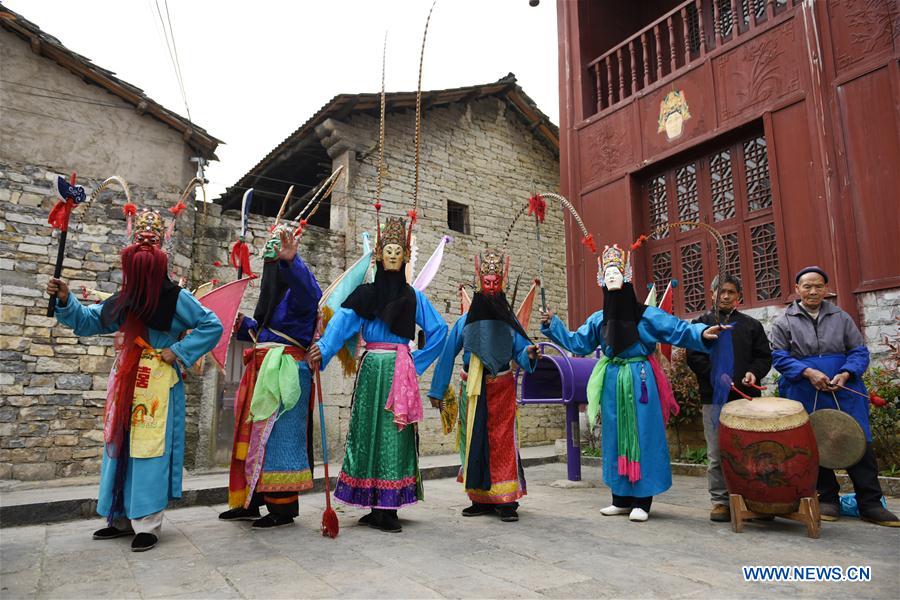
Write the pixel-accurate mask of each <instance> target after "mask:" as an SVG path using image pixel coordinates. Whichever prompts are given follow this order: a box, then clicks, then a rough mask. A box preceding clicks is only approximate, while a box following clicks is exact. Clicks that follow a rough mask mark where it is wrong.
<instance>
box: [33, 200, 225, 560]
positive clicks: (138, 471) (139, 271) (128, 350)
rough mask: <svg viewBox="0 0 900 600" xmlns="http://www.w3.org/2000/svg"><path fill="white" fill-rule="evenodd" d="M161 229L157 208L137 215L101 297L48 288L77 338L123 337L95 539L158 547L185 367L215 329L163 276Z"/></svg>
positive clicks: (174, 476)
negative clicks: (115, 289)
mask: <svg viewBox="0 0 900 600" xmlns="http://www.w3.org/2000/svg"><path fill="white" fill-rule="evenodd" d="M164 231H165V226H164V223H163V221H162V218H161V217H160V215H159V214H158V213H155V212H151V211H145V212H144V213H142V214H141V215H140V216H139V217H138V219H137V227H136V233H135V236H134V241H133V243H132V244H131V245H130V246H128V247H126V248H125V249H124V250H123V252H122V270H123V284H122V289H121V291H120V292H119V293H118V294H116V295H114V296H112V297H111V298H109V299H108V300H106V301H105V302H103V303H100V304H93V305H90V306H82V305H81V304H80V303H79V302H78V301H77V300H75V298H74V297H73V296H72V295H71V294H69V290H68V286H67V285H66V284H65V283H63V282H62V281H60V280H58V279H51V280H50V283H49V284H48V286H47V291H48V293H50V294H52V295H56V297H57V303H56V317H57V319H58V320H59V322H60V323H61V324H63V325H66V326H68V327H71V328H72V329H73V330H74V332H75V334H76V335H79V336H91V335H101V334H109V333H114V332H117V331H119V332H121V333H122V335H123V339H124V341H123V342H122V345H121V347H120V351H119V353H118V356H117V358H116V364H115V366H114V368H113V369H114V372H113V373H112V374H111V376H110V387H109V391H108V397H107V406H106V418H105V427H104V439H105V442H106V443H105V447H104V454H103V464H102V467H101V471H100V495H99V499H98V502H97V512H98V513H100V514H101V515H103V516H105V517H107V520H108V522H109V527H106V528H104V529H100V530H99V531H97V532H95V533H94V539H111V538H115V537H120V536H123V535H135V538H134V540H133V541H132V550H134V551H144V550H149V549H150V548H153V547H154V546H155V545H156V543H157V541H158V536H159V532H160V529H161V526H162V513H163V509H165V507H166V505H167V503H168V502H169V500H170V499H172V498H180V497H181V476H182V475H181V472H182V468H183V464H184V427H185V396H184V383H183V382H182V373H183V372H184V370H185V369H187V368H189V367H190V366H191V365H193V364H194V363H195V362H196V361H197V360H198V359H199V358H200V357H202V356H203V355H204V354H206V353H207V352H209V351H210V350H212V349H213V348H214V347H215V346H216V344H217V343H218V341H219V339H220V337H221V335H222V324H221V323H220V322H219V319H218V317H216V315H215V314H213V313H212V312H211V311H209V310H208V309H206V308H204V307H203V306H202V305H201V304H200V303H199V302H198V301H197V299H196V298H194V296H193V295H191V293H190V292H188V291H187V290H183V289H181V288H180V287H178V286H177V285H175V284H173V283H172V282H171V281H169V279H168V269H167V267H168V262H167V257H166V254H165V253H164V252H163V251H162V249H161V248H160V242H161V240H162V237H163V234H164ZM188 330H190V333H187V334H186V335H185V332H186V331H188Z"/></svg>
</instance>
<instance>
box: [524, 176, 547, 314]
mask: <svg viewBox="0 0 900 600" xmlns="http://www.w3.org/2000/svg"><path fill="white" fill-rule="evenodd" d="M546 212H547V202H546V201H545V200H544V198H543V197H542V196H541V195H540V194H538V193H537V192H535V191H534V182H532V184H531V197H530V198H529V199H528V214H529V215H530V214H533V215H534V231H535V235H536V236H537V247H538V273H539V275H540V278H541V311H542V312H547V295H546V294H545V293H544V252H543V250H542V249H541V223H543V222H544V215H545V214H546Z"/></svg>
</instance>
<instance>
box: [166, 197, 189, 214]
mask: <svg viewBox="0 0 900 600" xmlns="http://www.w3.org/2000/svg"><path fill="white" fill-rule="evenodd" d="M186 208H187V204H185V203H184V202H182V201H181V200H179V201H178V204H176V205H175V206H173V207H172V208H170V209H169V212H170V213H172V214H173V215H175V216H176V217H177V216H178V215H180V214H181V213H182V211H184V209H186Z"/></svg>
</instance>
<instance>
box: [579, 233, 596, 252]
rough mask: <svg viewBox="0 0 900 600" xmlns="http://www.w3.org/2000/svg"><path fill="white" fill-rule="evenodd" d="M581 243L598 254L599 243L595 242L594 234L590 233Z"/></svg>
mask: <svg viewBox="0 0 900 600" xmlns="http://www.w3.org/2000/svg"><path fill="white" fill-rule="evenodd" d="M581 243H582V244H584V245H585V246H587V248H588V249H589V250H590V251H591V252H593V253H594V254H597V243H596V242H594V236H593V235H592V234H590V233H589V234H587V235H586V236H585V237H583V238H582V239H581Z"/></svg>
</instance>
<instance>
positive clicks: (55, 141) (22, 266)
mask: <svg viewBox="0 0 900 600" xmlns="http://www.w3.org/2000/svg"><path fill="white" fill-rule="evenodd" d="M0 64H2V70H3V73H2V80H3V81H2V84H0V107H2V108H0V136H2V137H0V283H2V290H0V291H2V298H0V304H2V308H0V479H7V478H10V477H12V478H16V479H47V478H53V477H65V476H72V475H82V474H88V473H94V472H96V471H97V470H98V466H99V461H100V456H101V452H102V439H103V416H102V414H103V404H104V402H105V398H106V387H107V376H108V374H109V369H110V365H111V364H112V360H113V352H114V350H113V346H112V344H113V340H112V339H111V337H109V336H102V337H100V336H98V337H93V338H87V339H78V338H76V337H75V336H73V335H72V332H71V330H69V329H67V328H64V327H60V326H56V320H55V319H53V318H48V317H47V316H46V310H47V298H46V296H45V294H44V292H43V287H44V286H45V285H46V282H47V279H48V277H49V276H50V275H51V274H52V272H53V266H54V263H55V259H56V248H57V242H56V235H55V234H51V228H50V227H49V225H48V224H47V216H48V213H49V211H50V208H51V207H52V206H53V205H54V203H55V202H56V198H55V194H54V191H53V187H52V186H53V185H54V183H55V177H56V175H57V174H62V175H65V176H68V175H69V173H71V172H72V171H76V172H77V175H78V182H79V183H80V184H82V185H84V186H85V189H86V191H87V192H88V193H90V192H91V191H92V190H93V189H94V188H95V187H96V186H97V184H98V183H99V182H100V181H102V180H103V179H105V178H106V177H108V176H110V175H113V174H118V175H121V176H122V177H124V178H125V179H126V180H127V181H128V182H129V184H130V185H131V191H132V194H133V195H134V197H135V199H136V201H137V202H138V204H140V205H147V206H151V207H154V208H167V207H169V206H171V205H172V204H174V202H175V201H176V200H177V199H178V196H179V194H180V193H181V190H182V189H183V188H184V187H185V185H186V184H187V182H188V181H190V179H191V178H192V177H193V176H194V173H195V171H196V164H195V163H192V162H191V159H192V158H194V157H198V158H200V159H202V160H214V159H215V154H214V152H215V149H216V146H217V145H218V144H219V143H220V142H219V140H217V139H216V138H214V137H212V136H211V135H209V134H208V133H207V132H206V131H204V130H203V129H202V128H200V127H198V126H197V125H196V124H194V123H191V122H190V121H188V120H186V119H184V118H182V117H180V116H179V115H177V114H176V113H174V112H172V111H170V110H168V109H166V108H165V107H163V106H161V105H159V104H157V103H156V102H154V101H153V100H152V99H150V98H148V97H147V96H146V95H145V94H144V93H143V92H142V91H141V90H140V89H138V88H137V87H135V86H133V85H131V84H129V83H127V82H125V81H122V80H121V79H119V78H117V77H116V76H115V75H114V74H113V73H111V72H109V71H107V70H105V69H103V68H101V67H99V66H97V65H96V64H94V63H92V62H91V61H90V60H89V59H87V58H85V57H84V56H80V55H78V54H76V53H75V52H73V51H72V50H70V49H68V48H67V47H65V46H63V45H62V44H61V43H60V41H59V40H57V39H56V38H54V37H52V36H50V35H48V34H47V33H45V32H43V31H42V30H40V29H39V28H38V27H37V25H35V24H34V23H31V22H29V21H27V20H26V19H24V18H23V17H22V16H21V15H18V14H16V13H14V12H12V11H9V10H8V9H7V8H5V7H3V6H0ZM113 197H115V199H114V200H112V198H113ZM111 202H114V203H115V206H111V204H110V203H111ZM123 203H124V200H123V199H122V198H121V194H120V193H119V192H117V191H116V192H114V193H108V194H105V195H103V196H101V197H100V199H99V201H98V202H96V203H95V204H94V205H92V206H91V205H89V206H81V207H79V208H78V209H77V210H76V212H74V213H73V217H72V223H73V227H72V228H71V229H70V233H69V241H68V244H67V248H66V259H65V263H64V264H65V269H64V270H63V273H62V275H63V277H64V278H65V279H66V280H68V281H69V284H70V285H71V287H72V289H73V290H74V291H77V290H78V289H80V287H81V286H87V287H90V288H96V289H99V290H101V291H105V292H111V291H114V290H115V289H116V287H117V286H118V283H119V282H120V281H121V279H120V276H121V274H120V272H119V269H118V265H119V261H118V254H117V253H118V251H119V250H120V249H121V248H122V246H123V245H124V242H125V231H124V229H125V227H124V225H125V223H124V217H123V216H122V212H121V205H122V204H123ZM180 220H181V222H180V223H179V226H178V229H177V230H176V234H175V238H174V246H173V247H174V269H175V272H176V273H179V274H180V275H183V276H186V277H187V278H188V279H191V274H190V269H191V255H192V252H193V251H192V245H191V240H192V239H193V228H194V215H193V214H192V211H185V213H184V214H183V215H182V217H181V218H180ZM76 222H78V224H77V225H76V224H75V223H76ZM194 396H196V393H195V394H194ZM188 404H189V413H191V414H193V412H194V409H193V406H192V405H193V404H196V401H195V400H193V399H189V402H188ZM189 418H193V419H194V421H193V427H191V426H189V429H192V431H191V432H189V436H193V437H196V416H192V417H189Z"/></svg>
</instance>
